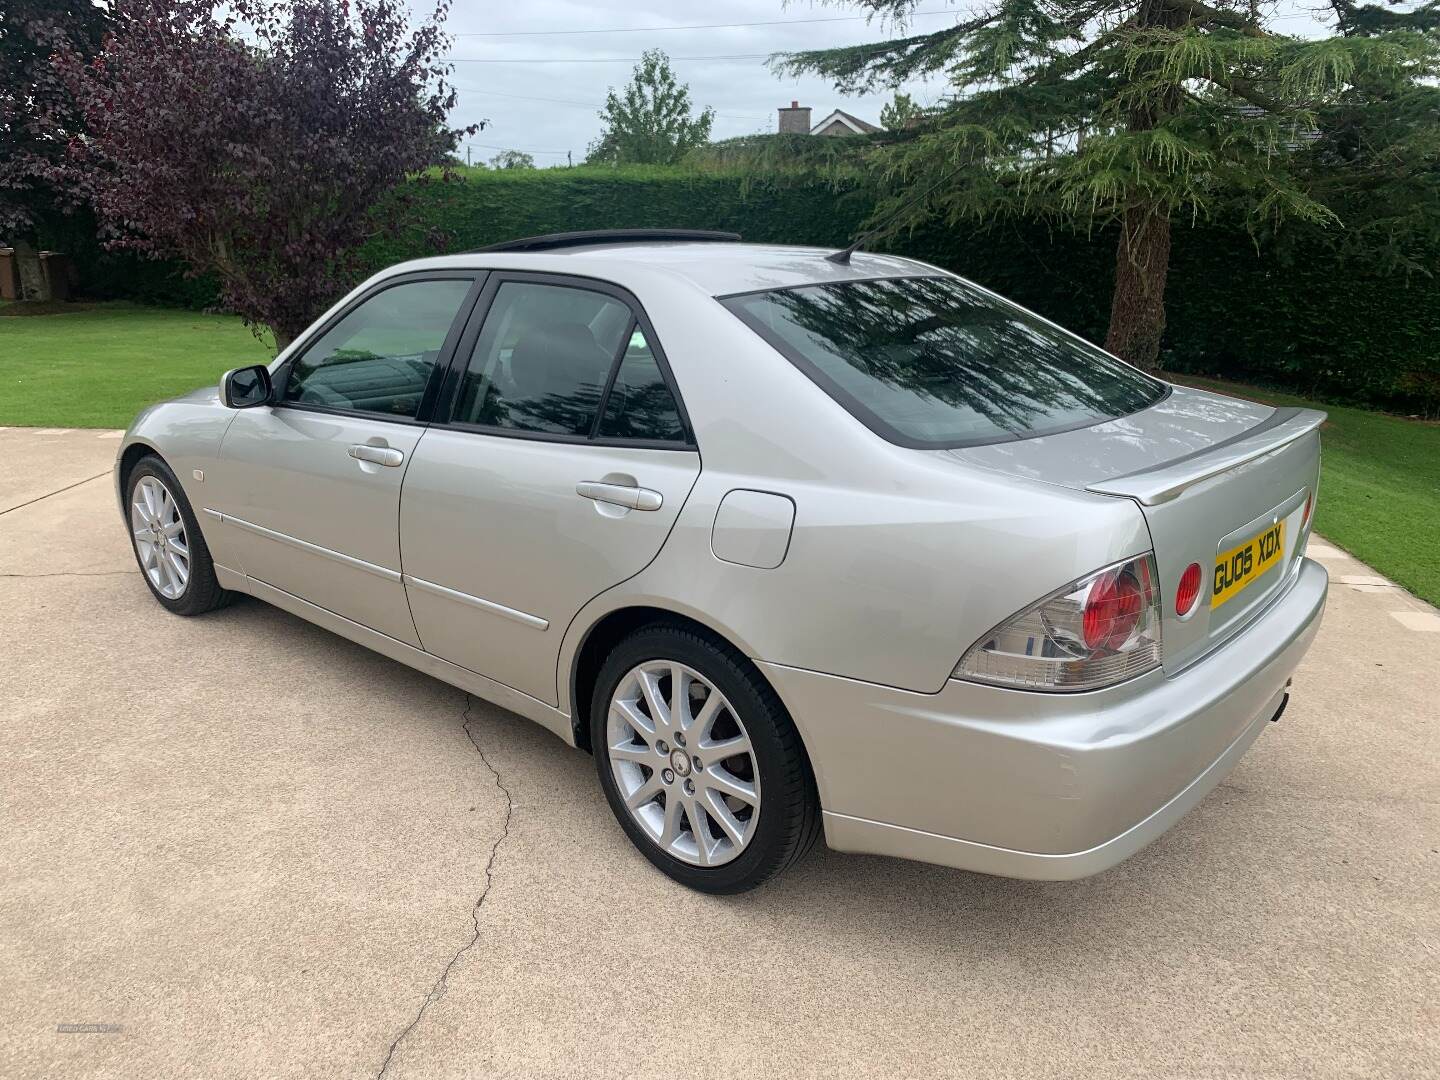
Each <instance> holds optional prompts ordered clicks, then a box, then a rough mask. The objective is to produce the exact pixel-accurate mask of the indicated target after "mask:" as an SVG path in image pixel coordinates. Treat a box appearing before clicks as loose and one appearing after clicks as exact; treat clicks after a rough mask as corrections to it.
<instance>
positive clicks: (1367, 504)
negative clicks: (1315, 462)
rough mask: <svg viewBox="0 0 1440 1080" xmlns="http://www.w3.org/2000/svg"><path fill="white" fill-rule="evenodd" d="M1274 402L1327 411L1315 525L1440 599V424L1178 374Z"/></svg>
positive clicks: (1211, 387) (1387, 573)
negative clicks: (1327, 417)
mask: <svg viewBox="0 0 1440 1080" xmlns="http://www.w3.org/2000/svg"><path fill="white" fill-rule="evenodd" d="M1177 381H1183V382H1186V383H1188V384H1190V385H1193V386H1200V387H1204V388H1205V389H1207V390H1216V391H1219V392H1220V393H1222V394H1233V395H1235V396H1236V397H1244V398H1249V399H1251V400H1252V401H1262V402H1264V403H1265V404H1267V405H1304V406H1308V407H1310V408H1313V409H1324V410H1325V411H1326V412H1328V413H1329V414H1330V419H1329V420H1327V421H1326V423H1325V426H1324V427H1323V428H1321V429H1320V440H1321V446H1322V454H1323V457H1322V462H1323V464H1322V468H1321V475H1320V501H1319V504H1318V505H1317V507H1316V510H1315V529H1316V531H1317V532H1319V533H1321V534H1322V535H1323V536H1325V537H1326V539H1328V540H1331V541H1333V542H1334V543H1336V544H1338V545H1339V546H1340V547H1342V548H1344V549H1345V550H1346V551H1348V552H1350V553H1351V554H1352V555H1354V556H1355V557H1356V558H1357V559H1361V560H1363V561H1364V562H1367V563H1369V564H1370V565H1371V566H1373V567H1375V569H1376V570H1378V571H1380V573H1382V574H1384V575H1385V576H1386V577H1388V578H1390V579H1391V580H1393V581H1397V582H1399V583H1400V584H1401V585H1404V586H1405V587H1406V588H1407V589H1409V590H1410V591H1411V592H1413V593H1414V594H1415V595H1416V596H1419V597H1423V598H1424V599H1425V600H1428V601H1429V602H1430V603H1432V604H1440V424H1437V423H1429V422H1425V421H1422V420H1405V419H1402V418H1401V417H1398V416H1387V415H1386V414H1384V413H1376V412H1368V411H1366V410H1364V409H1347V408H1345V407H1343V406H1340V405H1326V404H1323V403H1321V402H1318V401H1307V400H1306V399H1304V398H1299V397H1294V396H1293V395H1290V394H1283V393H1272V392H1271V391H1268V390H1258V389H1256V388H1254V387H1251V386H1241V385H1238V384H1236V383H1225V382H1217V381H1215V380H1213V379H1194V378H1190V377H1188V376H1185V377H1182V378H1181V379H1177Z"/></svg>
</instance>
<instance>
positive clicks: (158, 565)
mask: <svg viewBox="0 0 1440 1080" xmlns="http://www.w3.org/2000/svg"><path fill="white" fill-rule="evenodd" d="M156 551H157V554H156V558H155V569H156V570H158V571H159V572H160V591H161V592H164V593H168V592H170V591H171V590H172V589H174V588H175V576H174V571H173V570H171V569H170V561H169V560H168V559H166V558H165V557H164V556H163V555H160V554H159V549H158V548H157V549H156Z"/></svg>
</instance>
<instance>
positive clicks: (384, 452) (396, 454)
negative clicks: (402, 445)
mask: <svg viewBox="0 0 1440 1080" xmlns="http://www.w3.org/2000/svg"><path fill="white" fill-rule="evenodd" d="M345 452H346V453H347V454H349V455H350V456H351V457H353V458H354V459H355V460H356V461H371V462H374V463H375V464H376V465H384V466H386V467H387V468H391V469H396V468H399V467H400V463H401V462H402V461H404V460H405V455H404V454H402V453H401V452H400V451H399V450H396V449H395V448H394V447H393V446H371V445H369V444H368V443H360V444H358V445H356V446H352V447H350V449H349V450H346V451H345Z"/></svg>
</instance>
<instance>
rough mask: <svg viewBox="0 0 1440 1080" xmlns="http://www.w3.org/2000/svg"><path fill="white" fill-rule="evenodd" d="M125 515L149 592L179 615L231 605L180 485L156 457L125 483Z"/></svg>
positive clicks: (141, 464) (140, 464)
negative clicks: (217, 577) (216, 574)
mask: <svg viewBox="0 0 1440 1080" xmlns="http://www.w3.org/2000/svg"><path fill="white" fill-rule="evenodd" d="M126 487H127V494H126V500H125V508H126V512H127V513H126V516H127V519H128V521H129V524H130V544H131V547H133V548H134V550H135V561H136V562H137V563H139V564H140V573H141V575H142V576H143V577H144V578H145V584H146V585H148V586H149V587H150V593H151V595H153V596H154V597H155V599H156V600H158V601H160V603H161V604H162V605H163V606H164V607H165V608H167V609H168V610H170V611H173V612H175V614H177V615H200V614H203V613H204V612H206V611H213V610H214V609H215V608H218V607H223V606H224V605H225V604H227V603H229V602H230V601H231V600H232V599H233V597H234V594H233V593H229V592H227V591H226V590H224V589H222V588H221V587H220V583H219V581H217V580H216V578H215V566H214V564H213V563H212V562H211V561H210V550H209V549H208V548H207V547H206V546H205V538H204V537H203V536H202V535H201V534H200V526H199V524H198V523H197V522H196V520H195V514H194V511H192V510H191V509H190V503H189V500H187V499H186V498H185V492H184V490H183V489H182V488H181V487H180V481H179V480H177V479H176V478H175V474H174V473H173V472H172V471H171V470H170V467H169V466H168V465H166V464H165V463H164V462H163V461H161V460H160V459H159V458H158V457H153V456H151V457H144V458H141V459H140V461H139V462H138V463H137V464H136V466H135V468H133V469H132V470H131V471H130V475H129V477H128V478H127V480H126Z"/></svg>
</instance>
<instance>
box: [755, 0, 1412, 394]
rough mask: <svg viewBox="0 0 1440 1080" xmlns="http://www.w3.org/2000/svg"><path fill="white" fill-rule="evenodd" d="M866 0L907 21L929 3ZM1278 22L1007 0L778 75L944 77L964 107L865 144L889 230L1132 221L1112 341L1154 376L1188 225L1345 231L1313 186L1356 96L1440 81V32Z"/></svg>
mask: <svg viewBox="0 0 1440 1080" xmlns="http://www.w3.org/2000/svg"><path fill="white" fill-rule="evenodd" d="M860 2H861V3H862V4H863V6H865V7H867V8H869V9H870V10H871V11H872V12H873V13H874V14H876V15H879V16H884V17H890V18H899V19H903V18H904V17H905V16H906V15H908V14H910V13H911V12H912V11H913V10H914V8H915V6H916V0H860ZM1341 2H1342V3H1344V4H1346V9H1347V10H1348V11H1349V12H1350V15H1349V16H1348V17H1349V18H1350V19H1351V20H1352V21H1354V20H1355V19H1357V18H1360V19H1361V20H1362V21H1363V20H1364V18H1367V17H1368V16H1365V14H1364V13H1365V12H1366V11H1367V10H1368V6H1356V5H1350V4H1349V3H1348V0H1341ZM1433 7H1434V4H1433V3H1431V4H1428V5H1427V8H1433ZM1337 10H1338V9H1337ZM1381 14H1390V13H1389V12H1382V13H1381ZM1338 18H1339V17H1338V16H1337V19H1338ZM1268 19H1269V16H1268V15H1267V13H1266V11H1265V10H1264V9H1262V8H1261V7H1260V6H1259V5H1257V4H1253V3H1251V2H1250V0H994V2H993V3H991V4H989V5H988V6H986V7H985V8H983V9H979V10H977V11H976V13H974V14H970V15H967V16H966V17H965V18H964V19H963V20H962V21H959V22H957V23H956V24H955V25H953V26H950V27H946V28H944V29H942V30H939V31H936V32H933V33H928V34H918V35H911V36H906V37H901V38H898V39H895V40H893V41H890V42H887V43H884V44H882V45H878V46H876V45H865V46H856V47H851V48H841V49H829V50H819V51H813V52H802V53H792V54H788V55H785V56H782V57H779V58H777V61H776V64H777V66H778V67H779V68H780V69H781V70H783V71H786V72H790V73H792V74H798V73H801V72H815V73H819V74H822V75H825V76H828V77H830V78H831V79H832V80H833V81H834V83H835V84H836V86H837V87H838V88H839V89H841V90H846V91H861V90H869V89H872V88H874V87H877V86H898V85H899V84H900V83H901V82H903V81H904V80H906V79H909V78H913V77H916V76H920V75H929V74H935V73H942V72H943V73H944V74H945V75H946V77H947V78H948V79H949V80H950V81H951V84H952V95H951V97H950V98H949V100H948V101H947V102H946V103H945V104H944V106H943V108H940V109H938V110H936V111H935V114H934V115H933V116H932V117H928V118H927V123H926V124H925V125H923V127H919V128H916V129H914V134H913V137H911V138H908V139H902V140H899V141H892V142H891V143H890V144H888V145H880V146H876V147H871V148H862V149H860V150H859V152H860V153H862V154H864V155H866V160H865V162H864V168H865V169H868V170H870V171H871V172H872V173H873V174H874V175H877V176H878V177H880V178H881V180H882V182H883V184H884V185H885V187H886V188H887V189H888V191H889V193H890V196H891V197H890V198H889V200H888V201H887V202H886V203H885V204H884V205H883V206H882V208H881V210H880V212H879V213H878V214H877V216H876V221H877V222H883V223H884V225H885V227H886V228H887V229H889V230H895V229H899V228H905V227H914V226H915V225H917V224H919V223H921V222H923V221H926V220H930V219H934V218H937V217H938V218H940V219H941V220H944V221H948V222H950V223H952V224H953V223H959V222H962V221H971V222H979V223H982V224H988V223H991V222H993V221H995V220H996V219H997V218H1002V217H1007V216H1010V217H1030V218H1040V219H1044V220H1047V221H1049V222H1052V223H1055V224H1058V225H1061V226H1063V227H1067V228H1072V229H1078V230H1082V231H1090V230H1095V229H1103V228H1114V229H1115V230H1116V231H1117V233H1118V248H1117V252H1116V266H1115V289H1114V296H1113V302H1112V308H1111V319H1110V331H1109V334H1108V335H1107V338H1106V345H1107V347H1108V348H1110V349H1111V350H1112V351H1114V352H1116V353H1118V354H1119V355H1121V356H1122V357H1124V358H1125V359H1128V360H1131V361H1133V362H1135V363H1138V364H1140V365H1142V366H1147V367H1149V366H1153V365H1154V364H1155V362H1156V359H1157V355H1158V350H1159V346H1160V339H1161V334H1162V332H1163V330H1164V325H1165V310H1164V292H1165V277H1166V272H1167V269H1168V265H1169V252H1170V230H1171V224H1172V222H1173V221H1177V220H1178V221H1182V222H1184V221H1193V220H1196V219H1200V218H1205V217H1208V216H1210V215H1212V214H1213V213H1215V212H1216V211H1217V210H1219V209H1220V208H1221V207H1222V206H1223V207H1224V208H1225V209H1226V211H1227V213H1234V212H1236V211H1237V209H1238V212H1239V213H1240V214H1241V215H1242V216H1243V217H1244V218H1245V219H1246V220H1247V222H1248V223H1249V225H1250V227H1251V228H1252V229H1253V230H1255V231H1257V232H1259V231H1261V230H1264V229H1269V228H1273V227H1275V226H1276V225H1278V224H1279V223H1281V222H1283V221H1285V220H1287V219H1290V220H1301V221H1308V222H1312V223H1318V224H1325V223H1331V224H1333V223H1337V222H1338V213H1337V210H1336V209H1335V208H1334V207H1333V206H1331V205H1330V204H1329V203H1328V202H1326V201H1325V200H1324V199H1323V198H1322V197H1320V196H1319V195H1318V194H1317V192H1316V190H1315V189H1314V186H1313V184H1312V183H1311V181H1312V180H1313V174H1312V170H1313V163H1314V158H1315V155H1316V153H1318V149H1317V148H1316V146H1315V143H1317V142H1321V141H1323V136H1324V135H1325V131H1324V129H1323V128H1322V127H1321V125H1322V123H1323V122H1324V121H1325V119H1326V118H1327V117H1333V116H1335V115H1336V113H1335V110H1337V109H1341V108H1343V107H1344V106H1345V105H1346V103H1347V102H1352V103H1355V102H1358V101H1359V100H1360V98H1368V99H1373V98H1378V97H1392V98H1393V97H1403V96H1405V95H1409V94H1414V93H1416V92H1418V91H1419V90H1420V89H1422V88H1423V87H1424V86H1425V85H1426V80H1427V79H1432V78H1433V77H1434V76H1435V75H1436V74H1437V73H1440V40H1437V39H1436V37H1435V36H1434V35H1433V34H1432V33H1427V32H1425V31H1424V30H1423V29H1417V28H1416V27H1415V26H1412V25H1406V26H1400V27H1396V28H1393V29H1391V28H1388V26H1387V27H1385V28H1382V30H1381V32H1377V33H1373V34H1360V33H1354V34H1344V33H1342V34H1339V35H1337V36H1332V37H1328V38H1323V39H1320V40H1302V39H1298V38H1294V37H1288V36H1285V35H1283V34H1280V33H1277V32H1274V30H1273V29H1272V28H1271V26H1270V24H1269V22H1268ZM1342 21H1343V20H1342ZM1380 21H1381V22H1384V21H1385V20H1380ZM1357 95H1358V96H1357ZM1416 117H1417V120H1418V114H1416ZM1424 123H1426V124H1428V125H1430V126H1432V127H1433V124H1434V117H1433V116H1432V117H1431V118H1430V119H1429V120H1428V121H1425V122H1424ZM1432 198H1433V195H1432Z"/></svg>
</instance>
